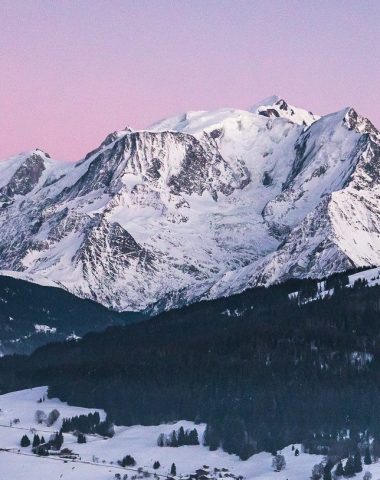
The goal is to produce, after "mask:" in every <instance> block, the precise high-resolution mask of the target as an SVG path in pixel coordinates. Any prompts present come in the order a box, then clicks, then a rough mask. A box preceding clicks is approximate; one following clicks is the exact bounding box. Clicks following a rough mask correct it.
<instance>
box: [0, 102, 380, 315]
mask: <svg viewBox="0 0 380 480" xmlns="http://www.w3.org/2000/svg"><path fill="white" fill-rule="evenodd" d="M379 148H380V134H379V132H378V131H377V130H376V128H375V127H374V126H373V125H372V124H371V122H370V121H369V120H367V119H365V118H363V117H361V116H360V115H358V114H357V113H356V112H355V111H354V110H353V109H352V108H346V109H344V110H342V111H340V112H337V113H334V114H330V115H326V116H323V117H318V116H316V115H313V114H312V113H311V112H308V111H306V110H302V109H299V108H296V107H293V106H291V105H289V104H288V103H287V102H286V101H285V100H283V99H280V98H278V97H271V98H269V99H266V100H264V101H262V102H259V103H258V104H256V105H254V106H252V107H251V108H249V109H248V110H236V109H220V110H216V111H211V112H207V111H201V112H188V113H186V114H183V115H179V116H176V117H173V118H169V119H166V120H163V121H160V122H158V123H156V124H154V125H152V126H151V127H150V128H149V129H147V130H142V131H134V130H132V129H131V128H130V127H127V128H125V129H124V130H121V131H117V132H114V133H112V134H110V135H108V136H107V137H106V139H105V140H104V142H102V143H101V145H100V146H99V147H97V148H96V149H95V150H93V151H92V152H90V153H89V154H87V155H86V157H85V158H84V159H82V160H81V161H79V162H78V163H76V164H74V165H70V164H62V163H58V162H55V161H53V160H51V159H50V157H49V156H48V155H47V154H46V153H44V152H42V151H41V150H34V151H32V152H28V153H25V154H22V155H19V156H17V157H14V158H11V159H9V160H7V161H4V162H2V163H1V164H0V203H1V205H0V207H1V208H0V269H1V270H3V271H5V273H6V274H7V275H14V276H16V277H17V278H24V279H27V280H29V281H32V282H35V283H42V284H46V282H48V283H49V284H50V285H54V286H58V287H61V288H64V289H66V290H68V291H69V292H71V293H74V294H75V295H77V296H79V297H83V298H88V299H92V300H95V301H97V302H99V303H101V304H103V305H105V306H107V307H111V308H112V309H115V310H119V311H123V310H135V311H137V310H145V311H150V312H157V311H160V310H163V309H170V308H172V307H178V306H181V305H183V304H187V303H190V302H193V301H196V300H199V299H206V298H216V297H220V296H224V295H230V294H232V293H236V292H240V291H242V290H244V289H246V288H247V287H250V286H256V285H270V284H273V283H275V282H278V281H283V280H286V279H288V278H291V277H294V278H304V277H309V276H312V277H321V276H326V275H329V274H331V273H334V272H339V271H343V270H346V269H348V268H352V267H357V266H370V265H378V264H380V248H379V247H380V236H379V232H380V230H379V228H380V223H379V222H380V216H379V214H380V211H379V207H378V205H379V202H378V199H379V195H380V190H379V174H378V171H379V162H380V150H379Z"/></svg>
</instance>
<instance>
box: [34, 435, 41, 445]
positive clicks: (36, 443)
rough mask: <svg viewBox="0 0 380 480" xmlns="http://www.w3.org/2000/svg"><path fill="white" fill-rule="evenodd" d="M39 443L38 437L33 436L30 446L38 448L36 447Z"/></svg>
mask: <svg viewBox="0 0 380 480" xmlns="http://www.w3.org/2000/svg"><path fill="white" fill-rule="evenodd" d="M40 443H41V440H40V437H39V436H38V435H37V434H35V435H34V437H33V444H32V447H33V448H35V447H38V445H39V444H40Z"/></svg>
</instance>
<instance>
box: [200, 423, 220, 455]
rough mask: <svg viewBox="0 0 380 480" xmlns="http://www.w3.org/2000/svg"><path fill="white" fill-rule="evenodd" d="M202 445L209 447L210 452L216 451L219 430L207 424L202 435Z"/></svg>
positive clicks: (218, 441)
mask: <svg viewBox="0 0 380 480" xmlns="http://www.w3.org/2000/svg"><path fill="white" fill-rule="evenodd" d="M203 445H206V446H207V447H209V448H210V450H211V451H214V450H217V449H218V448H219V446H220V436H219V430H218V429H217V428H216V427H214V426H213V425H211V424H209V423H208V424H207V426H206V430H205V433H204V435H203Z"/></svg>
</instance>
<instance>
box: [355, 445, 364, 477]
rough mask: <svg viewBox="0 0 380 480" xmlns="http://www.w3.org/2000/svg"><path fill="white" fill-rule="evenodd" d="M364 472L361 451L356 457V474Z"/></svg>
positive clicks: (356, 453)
mask: <svg viewBox="0 0 380 480" xmlns="http://www.w3.org/2000/svg"><path fill="white" fill-rule="evenodd" d="M362 471H363V464H362V457H361V455H360V452H359V450H357V451H356V452H355V455H354V473H360V472H362Z"/></svg>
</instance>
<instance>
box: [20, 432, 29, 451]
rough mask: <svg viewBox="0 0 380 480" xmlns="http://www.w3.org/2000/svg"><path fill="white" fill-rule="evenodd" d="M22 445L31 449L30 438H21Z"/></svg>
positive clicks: (25, 436)
mask: <svg viewBox="0 0 380 480" xmlns="http://www.w3.org/2000/svg"><path fill="white" fill-rule="evenodd" d="M20 445H21V446H22V447H24V448H25V447H29V445H30V440H29V437H28V436H27V435H23V437H22V438H21V442H20Z"/></svg>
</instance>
